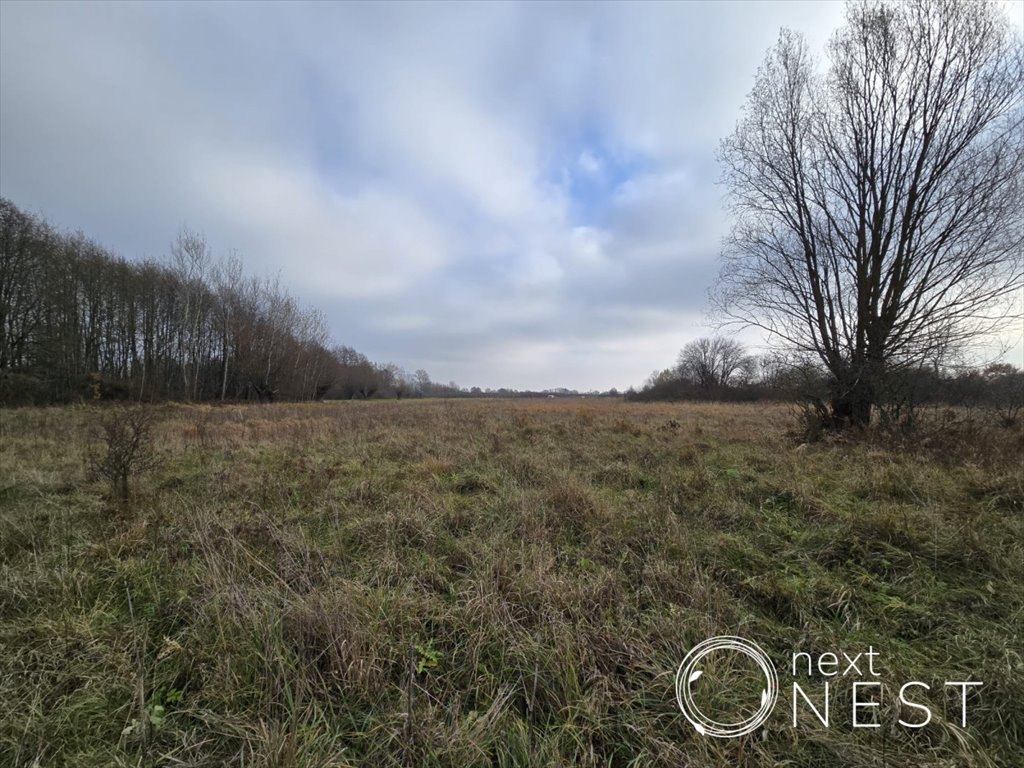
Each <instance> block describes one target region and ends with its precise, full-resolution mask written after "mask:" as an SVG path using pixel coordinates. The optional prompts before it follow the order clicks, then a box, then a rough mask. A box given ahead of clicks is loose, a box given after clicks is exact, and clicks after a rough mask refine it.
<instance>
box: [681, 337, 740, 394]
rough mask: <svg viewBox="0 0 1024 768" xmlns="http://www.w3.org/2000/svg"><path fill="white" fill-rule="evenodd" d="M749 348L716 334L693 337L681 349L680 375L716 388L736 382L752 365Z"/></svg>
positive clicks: (704, 385) (709, 387)
mask: <svg viewBox="0 0 1024 768" xmlns="http://www.w3.org/2000/svg"><path fill="white" fill-rule="evenodd" d="M752 364H753V363H752V361H751V359H750V358H749V356H748V355H747V351H746V350H745V349H744V348H743V345H742V344H740V343H739V342H738V341H734V340H732V339H725V338H721V337H716V338H713V339H709V338H702V339H697V340H696V341H691V342H690V343H689V344H687V345H686V346H685V347H683V349H682V351H681V352H680V353H679V359H678V360H677V363H676V370H677V371H678V373H679V376H680V377H681V378H683V379H685V380H688V381H692V382H693V383H694V384H697V385H699V386H700V387H701V389H707V390H710V389H715V388H717V387H724V386H727V385H728V384H730V383H732V382H733V379H735V378H737V377H738V376H739V375H740V374H741V373H745V372H746V371H747V370H748V368H749V367H750V366H751V365H752Z"/></svg>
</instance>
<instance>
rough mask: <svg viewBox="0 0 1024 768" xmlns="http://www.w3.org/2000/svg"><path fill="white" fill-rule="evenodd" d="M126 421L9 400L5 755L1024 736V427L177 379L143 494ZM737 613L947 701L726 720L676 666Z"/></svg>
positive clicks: (421, 757) (151, 761)
mask: <svg viewBox="0 0 1024 768" xmlns="http://www.w3.org/2000/svg"><path fill="white" fill-rule="evenodd" d="M96 418H97V417H96V414H95V413H93V412H92V411H90V410H88V409H84V408H61V409H25V410H18V411H7V412H4V413H3V414H2V415H0V420H2V421H0V429H2V447H0V472H2V475H0V477H2V479H0V765H16V766H33V765H38V766H51V765H52V766H65V765H66V766H89V765H95V766H107V765H123V766H129V765H131V766H137V765H169V766H170V765H211V766H212V765H237V766H243V765H244V766H349V765H351V766H358V765H367V766H389V765H390V766H412V765H415V766H420V765H423V766H474V765H481V766H484V765H486V766H555V765H581V766H649V765H653V766H661V765H664V766H689V765H692V766H719V765H720V766H725V765H748V766H774V765H783V764H784V765H792V766H809V767H810V766H823V765H836V766H880V765H888V764H893V765H899V764H904V765H923V766H953V765H957V766H961V765H965V766H989V765H999V766H1013V765H1018V764H1019V757H1020V744H1021V743H1022V742H1024V661H1022V657H1021V650H1020V649H1021V648H1022V647H1024V642H1022V624H1024V621H1022V615H1024V613H1022V610H1024V594H1022V592H1024V588H1022V586H1021V585H1022V584H1024V522H1022V521H1024V487H1022V486H1024V480H1022V477H1021V472H1020V467H1019V461H1018V460H1019V458H1020V452H1019V451H1020V445H1021V443H1020V439H1021V435H1020V433H1019V431H1017V432H1014V431H1007V430H998V429H993V430H991V432H987V433H985V435H984V437H983V438H979V439H984V440H985V441H987V442H986V450H985V451H983V452H980V451H978V450H975V448H974V447H973V446H970V445H968V446H963V453H962V455H963V456H964V457H965V458H964V459H963V460H958V459H957V450H958V449H957V447H956V446H955V445H952V446H950V447H949V448H948V449H947V450H944V451H942V452H935V451H929V450H927V446H924V447H922V448H921V450H916V448H915V446H913V445H899V446H897V445H894V444H893V443H892V442H891V441H886V440H883V439H878V440H863V441H859V442H852V443H838V444H820V445H809V446H798V445H797V444H796V443H795V442H794V441H793V440H792V439H791V438H790V437H787V429H788V428H789V426H790V425H791V419H790V414H789V413H788V411H787V410H786V409H785V408H780V407H768V408H766V407H764V406H747V405H713V404H705V405H692V404H691V405H634V404H623V403H608V402H596V401H583V400H580V401H569V402H566V401H559V402H556V403H551V402H528V403H527V402H493V401H490V402H477V401H471V402H456V403H445V402H401V403H383V402H381V403H375V402H370V403H340V404H309V405H295V406H289V405H275V406H261V407H234V406H228V407H222V408H212V407H206V406H195V407H187V406H178V407H174V408H173V409H171V411H170V414H169V415H168V416H167V417H166V418H165V419H163V420H162V421H161V422H160V424H159V425H158V426H157V427H156V428H155V429H156V431H155V435H154V436H155V439H156V442H157V446H158V448H159V450H160V451H161V452H162V454H163V455H164V456H165V457H166V460H165V462H164V463H163V464H162V466H161V467H160V468H159V469H158V470H157V471H155V472H153V473H152V474H150V475H148V476H144V477H142V478H141V479H140V480H139V481H138V483H137V488H136V489H135V491H136V492H135V494H134V495H133V497H132V499H131V502H130V503H129V504H127V505H126V504H124V503H121V502H120V501H119V500H118V499H115V498H111V495H110V490H109V488H108V487H107V486H105V485H104V484H103V483H102V482H100V481H97V480H93V479H91V478H90V475H89V473H88V472H87V469H88V467H87V460H86V458H87V456H88V455H89V450H90V445H89V434H90V429H89V427H90V425H91V424H93V423H94V422H95V419H96ZM1000 446H1002V448H1001V449H1000V448H999V447H1000ZM940 454H941V455H940ZM719 634H737V635H742V636H746V637H750V638H752V639H754V640H756V641H757V642H758V643H759V644H760V645H762V647H764V648H765V649H766V650H767V651H768V652H769V653H770V654H771V655H772V656H773V658H774V659H775V660H776V662H777V665H778V666H779V667H780V670H784V669H785V668H786V666H787V662H788V655H787V654H788V653H789V651H790V649H795V650H809V651H817V652H822V651H829V650H833V651H835V650H839V649H851V650H862V649H866V648H867V646H868V645H869V644H871V645H873V646H874V647H875V648H876V649H878V650H879V651H880V652H881V653H882V654H883V656H882V658H883V660H884V665H885V669H886V672H887V679H891V680H892V681H895V682H896V685H897V686H898V684H899V683H901V682H903V681H905V680H924V681H928V682H934V681H938V687H936V688H934V690H933V691H931V692H929V696H930V698H929V701H930V703H931V704H932V710H933V713H934V719H933V722H932V723H931V724H930V725H929V726H928V727H926V728H924V729H921V730H919V731H913V730H908V729H906V728H902V727H899V726H898V725H897V723H896V720H897V718H898V717H899V716H900V714H901V713H900V711H899V709H898V708H893V707H891V706H888V707H884V708H883V709H882V711H881V714H880V716H881V718H882V725H883V727H882V728H879V729H874V730H859V729H857V730H855V729H852V728H850V727H848V725H849V722H848V721H849V717H848V715H840V716H839V717H838V718H837V721H836V722H835V723H834V724H833V725H832V727H830V728H829V729H824V728H823V727H820V726H818V727H815V723H814V722H813V721H810V722H806V723H804V722H802V723H801V726H800V727H799V728H795V729H794V728H792V727H790V724H789V721H788V717H787V712H786V707H785V706H783V705H784V703H785V702H784V701H782V702H780V706H779V708H778V710H777V711H776V713H775V714H774V715H773V717H772V719H771V720H770V721H769V722H768V725H767V726H766V728H764V729H762V730H761V731H759V732H757V733H755V734H752V735H751V736H748V737H744V738H742V739H736V740H727V741H718V740H714V739H707V738H702V737H700V736H698V735H697V734H696V733H695V732H694V730H693V729H692V727H690V726H689V724H688V723H687V722H686V720H685V719H684V718H683V716H682V714H681V713H680V711H679V709H678V707H677V706H676V703H675V699H674V679H673V678H674V673H675V670H676V667H677V666H678V665H679V663H680V662H681V661H682V659H683V656H684V655H685V654H686V652H687V650H688V649H689V648H690V647H692V646H693V645H695V644H696V643H697V642H699V641H701V640H703V639H705V638H707V637H710V636H712V635H719ZM721 671H722V672H723V673H725V672H729V670H721ZM966 679H975V680H983V681H984V682H985V686H984V688H983V689H982V691H981V693H980V695H978V696H977V697H976V698H972V700H971V710H970V719H969V727H968V728H967V729H962V728H960V727H959V719H958V709H957V708H956V707H955V706H953V704H955V701H952V700H949V699H947V696H946V694H945V693H944V692H943V691H942V689H941V681H943V680H966ZM785 682H786V681H785V679H784V680H783V683H784V685H783V693H784V697H783V698H785V695H786V694H788V689H787V688H786V686H785ZM741 689H742V686H739V687H737V689H736V690H737V691H739V690H741ZM887 695H889V699H888V701H890V702H891V701H892V697H894V696H895V691H894V690H889V691H887ZM734 697H735V698H736V700H735V701H734V700H731V699H730V694H729V693H728V692H727V691H726V692H721V691H720V692H719V693H718V695H717V696H716V697H715V698H714V700H709V701H708V707H709V711H710V708H720V709H721V710H722V711H733V712H735V711H737V708H738V707H740V706H741V704H742V702H741V698H740V693H738V692H737V693H735V694H734ZM844 718H845V720H844Z"/></svg>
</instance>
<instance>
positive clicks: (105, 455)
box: [89, 407, 161, 501]
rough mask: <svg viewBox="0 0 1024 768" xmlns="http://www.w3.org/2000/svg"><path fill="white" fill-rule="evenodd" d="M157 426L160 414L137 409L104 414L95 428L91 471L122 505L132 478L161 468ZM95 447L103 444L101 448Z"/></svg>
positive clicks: (93, 431)
mask: <svg viewBox="0 0 1024 768" xmlns="http://www.w3.org/2000/svg"><path fill="white" fill-rule="evenodd" d="M156 423H157V411H155V410H154V409H152V408H145V407H134V408H111V409H109V410H106V411H103V412H102V414H101V415H100V416H99V418H98V419H97V420H96V421H95V423H94V424H93V425H92V437H93V443H94V446H93V449H92V450H90V453H89V464H90V468H91V469H92V471H93V473H94V474H95V475H96V476H97V477H101V478H103V479H105V480H106V481H107V482H109V483H110V489H111V491H112V493H113V494H114V496H115V497H117V498H118V499H120V500H121V501H127V500H128V497H129V496H130V492H131V487H130V483H131V480H132V479H133V478H135V477H137V476H138V475H141V474H143V473H145V472H150V471H152V470H154V469H156V468H157V467H158V466H159V465H160V461H161V457H160V455H159V454H158V452H157V451H156V449H155V447H154V440H153V428H154V426H155V425H156ZM95 443H102V448H98V447H97V446H95Z"/></svg>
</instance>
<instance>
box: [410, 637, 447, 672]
mask: <svg viewBox="0 0 1024 768" xmlns="http://www.w3.org/2000/svg"><path fill="white" fill-rule="evenodd" d="M416 654H417V659H416V674H417V675H422V674H423V673H424V672H425V671H426V670H428V669H433V668H434V667H436V666H437V663H438V662H439V661H440V660H441V652H440V651H439V650H437V649H436V648H434V638H430V639H429V640H427V642H426V643H417V644H416Z"/></svg>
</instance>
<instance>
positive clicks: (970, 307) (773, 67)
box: [714, 0, 1024, 425]
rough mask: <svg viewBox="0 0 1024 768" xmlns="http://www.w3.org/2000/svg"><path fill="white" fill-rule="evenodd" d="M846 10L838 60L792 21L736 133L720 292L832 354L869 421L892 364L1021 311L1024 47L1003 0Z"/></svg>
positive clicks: (762, 320)
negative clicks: (818, 57) (818, 52)
mask: <svg viewBox="0 0 1024 768" xmlns="http://www.w3.org/2000/svg"><path fill="white" fill-rule="evenodd" d="M846 16H847V18H846V26H845V27H843V28H841V29H840V30H839V31H838V32H837V33H836V34H835V36H834V37H833V38H832V41H831V43H830V45H829V48H828V58H829V62H830V68H829V69H828V71H827V73H825V74H824V75H821V74H819V73H818V72H817V71H816V70H815V63H814V58H813V57H812V55H811V52H810V50H809V49H808V46H807V44H806V43H805V42H804V40H803V38H802V37H801V36H800V35H799V34H797V33H795V32H792V31H789V30H784V31H783V32H782V34H781V36H780V38H779V42H778V44H777V45H776V46H775V47H774V48H773V49H772V50H771V51H770V52H769V54H768V56H767V58H766V60H765V62H764V64H763V65H762V67H761V68H760V70H759V71H758V74H757V78H756V82H755V85H754V89H753V91H752V92H751V93H750V96H749V97H748V100H747V104H746V107H745V110H744V114H743V117H742V119H741V120H740V123H739V125H738V127H737V128H736V131H735V133H733V134H732V135H731V136H730V137H729V138H727V139H726V140H725V141H724V142H723V143H722V148H721V162H722V165H723V167H724V179H725V182H726V184H727V186H728V188H729V192H730V195H731V202H732V210H733V212H734V214H735V218H736V221H735V226H734V228H733V232H732V236H731V238H730V240H729V241H728V245H727V247H726V249H725V252H724V254H723V259H724V263H723V267H722V272H721V277H720V279H719V284H718V289H717V291H716V292H715V296H714V298H715V301H716V303H717V306H718V307H719V309H720V310H721V312H722V313H723V315H724V317H725V318H726V319H727V320H735V321H740V322H743V323H746V324H752V325H754V326H758V327H760V328H763V329H765V330H766V331H768V332H769V333H770V334H771V335H772V336H773V337H775V338H777V339H781V340H783V341H784V342H786V343H787V344H788V345H789V346H791V347H792V348H794V349H796V350H798V351H803V352H806V353H810V354H812V355H814V356H816V357H817V358H818V359H819V360H820V361H821V363H822V364H823V365H824V366H825V368H826V369H827V370H828V371H829V373H830V375H831V389H832V398H831V399H832V403H833V405H834V407H836V408H839V409H842V410H844V411H847V412H849V414H850V416H851V417H852V422H853V423H854V424H858V425H863V424H866V423H867V422H868V421H869V420H870V418H871V411H872V407H873V406H874V405H876V404H878V400H879V397H880V394H881V392H882V390H883V388H884V381H885V378H886V376H887V375H888V374H889V373H891V372H893V371H895V370H899V369H901V368H913V367H915V366H919V365H921V364H923V363H925V362H927V361H929V360H932V359H934V358H935V357H937V356H941V355H944V354H947V353H949V352H950V351H952V350H955V349H957V348H961V347H963V346H965V345H968V344H970V343H972V342H974V341H976V340H977V339H979V338H982V337H984V336H985V335H987V334H991V333H994V332H996V331H998V330H1000V329H1001V328H1003V327H1005V324H1006V323H1007V322H1008V321H1009V320H1010V319H1012V318H1014V317H1019V314H1018V311H1019V310H1017V309H1016V307H1015V306H1014V303H1015V302H1019V296H1020V294H1019V291H1020V288H1021V284H1022V244H1024V206H1022V205H1021V199H1022V196H1024V123H1022V120H1024V104H1022V94H1024V89H1022V87H1021V84H1022V82H1024V55H1022V45H1021V42H1020V40H1019V38H1017V36H1015V34H1014V33H1013V32H1012V31H1011V29H1010V27H1009V25H1008V23H1007V20H1006V18H1005V17H1004V15H1003V14H1002V13H1001V11H1000V9H999V7H998V5H997V4H996V3H995V2H989V1H987V0H986V1H981V2H960V1H959V0H906V1H905V2H899V3H896V2H885V1H883V0H866V1H865V2H851V3H849V4H848V6H847V14H846Z"/></svg>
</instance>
